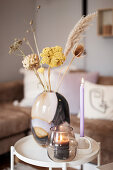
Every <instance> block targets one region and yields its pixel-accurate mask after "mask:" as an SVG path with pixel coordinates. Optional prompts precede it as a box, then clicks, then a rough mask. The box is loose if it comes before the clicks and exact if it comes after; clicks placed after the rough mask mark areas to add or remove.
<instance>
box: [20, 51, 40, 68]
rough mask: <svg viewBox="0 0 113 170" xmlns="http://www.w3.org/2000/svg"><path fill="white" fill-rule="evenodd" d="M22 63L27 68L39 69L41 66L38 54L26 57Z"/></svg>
mask: <svg viewBox="0 0 113 170" xmlns="http://www.w3.org/2000/svg"><path fill="white" fill-rule="evenodd" d="M22 64H23V67H24V68H26V69H27V70H32V69H33V68H36V69H37V68H38V67H39V57H38V55H37V54H31V55H28V56H26V57H24V59H23V61H22Z"/></svg>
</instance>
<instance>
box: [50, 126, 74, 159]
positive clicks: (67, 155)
mask: <svg viewBox="0 0 113 170" xmlns="http://www.w3.org/2000/svg"><path fill="white" fill-rule="evenodd" d="M76 151H77V142H76V139H75V135H74V132H73V128H72V127H70V126H67V125H60V126H55V127H52V128H51V129H50V143H49V146H48V149H47V152H48V156H49V157H50V159H52V160H53V161H56V162H65V161H71V160H73V159H74V157H75V156H76Z"/></svg>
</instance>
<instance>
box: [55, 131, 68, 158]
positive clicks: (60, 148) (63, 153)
mask: <svg viewBox="0 0 113 170" xmlns="http://www.w3.org/2000/svg"><path fill="white" fill-rule="evenodd" d="M54 144H55V150H54V157H55V158H57V159H61V160H65V159H68V158H69V139H68V137H67V136H66V134H64V133H61V132H59V133H56V137H55V141H54Z"/></svg>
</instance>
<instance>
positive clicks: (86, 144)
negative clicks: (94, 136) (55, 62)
mask: <svg viewBox="0 0 113 170" xmlns="http://www.w3.org/2000/svg"><path fill="white" fill-rule="evenodd" d="M77 142H78V147H77V154H79V155H86V154H90V153H91V152H92V143H91V140H90V139H89V138H88V137H79V138H78V139H77Z"/></svg>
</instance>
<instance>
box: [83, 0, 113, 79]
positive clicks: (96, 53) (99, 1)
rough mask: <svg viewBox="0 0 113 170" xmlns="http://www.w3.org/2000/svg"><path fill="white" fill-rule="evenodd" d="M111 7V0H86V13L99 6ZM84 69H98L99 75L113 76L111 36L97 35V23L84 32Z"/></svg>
mask: <svg viewBox="0 0 113 170" xmlns="http://www.w3.org/2000/svg"><path fill="white" fill-rule="evenodd" d="M109 7H113V0H88V13H91V12H93V11H96V10H97V9H99V8H109ZM86 36H87V38H86V48H87V53H88V55H87V56H86V61H85V62H86V69H87V70H89V71H98V72H99V73H100V74H101V75H111V76H113V37H112V38H103V37H100V36H97V23H96V20H95V21H94V24H93V26H92V27H91V28H90V29H89V30H88V32H87V34H86Z"/></svg>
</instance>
